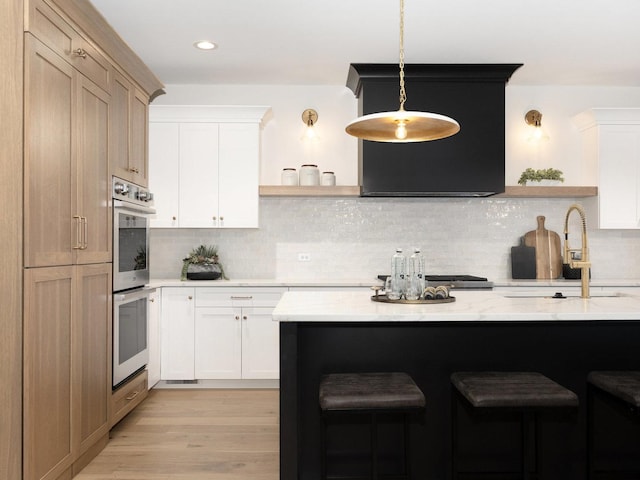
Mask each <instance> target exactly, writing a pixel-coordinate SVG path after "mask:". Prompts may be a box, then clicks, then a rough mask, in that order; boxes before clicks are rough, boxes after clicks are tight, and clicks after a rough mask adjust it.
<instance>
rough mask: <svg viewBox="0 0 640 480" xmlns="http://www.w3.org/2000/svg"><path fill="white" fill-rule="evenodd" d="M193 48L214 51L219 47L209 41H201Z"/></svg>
mask: <svg viewBox="0 0 640 480" xmlns="http://www.w3.org/2000/svg"><path fill="white" fill-rule="evenodd" d="M193 46H194V47H196V48H198V49H200V50H213V49H214V48H216V46H217V45H216V44H215V43H213V42H210V41H209V40H200V41H199V42H196V43H194V44H193Z"/></svg>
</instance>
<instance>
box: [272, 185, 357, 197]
mask: <svg viewBox="0 0 640 480" xmlns="http://www.w3.org/2000/svg"><path fill="white" fill-rule="evenodd" d="M359 195H360V187H359V186H358V185H338V186H333V187H325V186H313V187H300V186H285V185H260V196H262V197H357V196H359Z"/></svg>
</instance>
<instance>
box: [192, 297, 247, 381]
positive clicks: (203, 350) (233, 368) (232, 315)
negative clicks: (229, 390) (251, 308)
mask: <svg viewBox="0 0 640 480" xmlns="http://www.w3.org/2000/svg"><path fill="white" fill-rule="evenodd" d="M241 315H242V310H241V309H240V308H229V307H221V308H197V309H196V329H195V334H196V336H195V352H196V355H195V374H196V378H198V379H203V380H210V379H229V378H230V379H239V378H242V372H241V356H242V350H241V344H242V342H241V337H242V320H241V318H242V317H241Z"/></svg>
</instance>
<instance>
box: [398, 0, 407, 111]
mask: <svg viewBox="0 0 640 480" xmlns="http://www.w3.org/2000/svg"><path fill="white" fill-rule="evenodd" d="M399 63H400V110H404V102H406V101H407V92H406V91H405V89H404V0H400V62H399Z"/></svg>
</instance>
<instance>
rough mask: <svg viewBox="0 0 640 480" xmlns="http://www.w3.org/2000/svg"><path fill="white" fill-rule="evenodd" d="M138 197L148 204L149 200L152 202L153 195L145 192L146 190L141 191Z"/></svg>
mask: <svg viewBox="0 0 640 480" xmlns="http://www.w3.org/2000/svg"><path fill="white" fill-rule="evenodd" d="M136 196H137V197H138V200H140V201H141V202H148V201H149V200H151V194H150V193H149V192H145V191H144V190H141V191H139V192H138V194H137V195H136Z"/></svg>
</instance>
